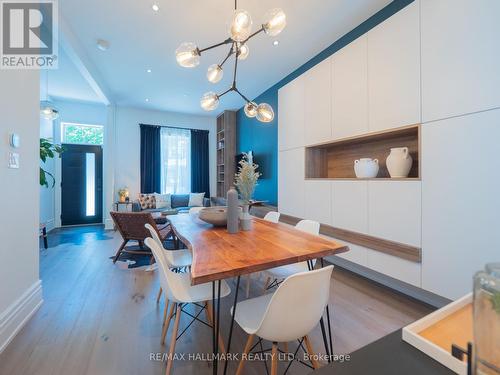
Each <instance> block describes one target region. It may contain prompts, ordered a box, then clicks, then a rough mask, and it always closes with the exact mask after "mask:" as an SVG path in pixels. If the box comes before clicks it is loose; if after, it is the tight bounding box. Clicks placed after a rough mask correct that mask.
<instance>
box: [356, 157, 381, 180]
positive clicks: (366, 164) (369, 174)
mask: <svg viewBox="0 0 500 375" xmlns="http://www.w3.org/2000/svg"><path fill="white" fill-rule="evenodd" d="M378 170H379V165H378V159H370V158H361V159H359V160H354V173H355V174H356V177H357V178H374V177H377V174H378Z"/></svg>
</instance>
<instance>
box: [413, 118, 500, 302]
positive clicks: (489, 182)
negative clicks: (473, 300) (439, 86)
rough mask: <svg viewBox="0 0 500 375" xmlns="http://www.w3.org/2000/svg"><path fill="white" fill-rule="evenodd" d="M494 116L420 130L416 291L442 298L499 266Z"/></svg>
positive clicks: (499, 127) (497, 124)
mask: <svg viewBox="0 0 500 375" xmlns="http://www.w3.org/2000/svg"><path fill="white" fill-rule="evenodd" d="M499 139H500V110H493V111H487V112H482V113H478V114H473V115H468V116H462V117H457V118H452V119H448V120H442V121H437V122H433V123H430V124H426V125H423V126H422V176H423V179H422V225H423V227H422V248H423V254H422V287H423V288H424V289H426V290H430V291H431V292H434V293H436V294H439V295H441V296H444V297H448V298H452V299H455V298H458V297H460V296H462V295H464V294H465V293H468V292H470V291H471V288H472V276H473V274H474V272H476V271H477V270H480V269H482V268H483V267H484V265H485V264H486V263H488V262H499V261H500V230H499V228H500V174H499V171H500V158H499V155H498V150H499V146H498V140H499Z"/></svg>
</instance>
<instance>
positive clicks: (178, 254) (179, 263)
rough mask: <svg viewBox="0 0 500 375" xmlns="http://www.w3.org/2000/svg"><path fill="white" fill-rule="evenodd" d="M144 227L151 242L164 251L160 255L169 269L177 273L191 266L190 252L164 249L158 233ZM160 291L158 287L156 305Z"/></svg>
mask: <svg viewBox="0 0 500 375" xmlns="http://www.w3.org/2000/svg"><path fill="white" fill-rule="evenodd" d="M145 227H146V229H147V230H149V233H151V238H153V240H155V242H156V243H157V244H158V245H159V246H160V247H161V248H162V249H163V250H164V251H163V252H162V253H161V254H162V256H163V257H165V261H166V262H167V265H168V267H169V268H172V269H175V270H176V271H178V270H181V269H183V268H185V267H189V266H191V263H192V262H193V256H192V255H191V251H189V250H188V249H181V250H169V249H165V247H164V246H163V243H162V242H161V240H160V236H158V231H157V230H156V229H155V228H153V226H152V225H151V224H146V225H145ZM157 263H158V262H157ZM162 290H163V288H162V287H161V286H160V290H159V291H158V296H157V297H156V303H159V302H160V298H161V294H162Z"/></svg>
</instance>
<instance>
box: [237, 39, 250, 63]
mask: <svg viewBox="0 0 500 375" xmlns="http://www.w3.org/2000/svg"><path fill="white" fill-rule="evenodd" d="M238 49H239V51H240V53H239V54H238V60H245V59H246V58H247V57H248V54H249V53H250V48H249V47H248V46H247V44H246V43H245V44H241V43H239V44H238Z"/></svg>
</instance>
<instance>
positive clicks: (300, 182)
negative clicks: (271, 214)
mask: <svg viewBox="0 0 500 375" xmlns="http://www.w3.org/2000/svg"><path fill="white" fill-rule="evenodd" d="M304 152H305V151H304V148H303V147H300V148H294V149H291V150H286V151H280V152H279V153H278V168H279V174H278V176H279V177H278V208H279V211H280V212H281V213H283V214H286V215H292V216H295V217H301V218H302V217H304V216H305V190H304V189H305V181H304Z"/></svg>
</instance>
